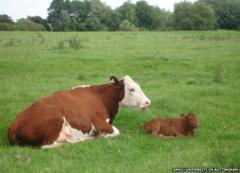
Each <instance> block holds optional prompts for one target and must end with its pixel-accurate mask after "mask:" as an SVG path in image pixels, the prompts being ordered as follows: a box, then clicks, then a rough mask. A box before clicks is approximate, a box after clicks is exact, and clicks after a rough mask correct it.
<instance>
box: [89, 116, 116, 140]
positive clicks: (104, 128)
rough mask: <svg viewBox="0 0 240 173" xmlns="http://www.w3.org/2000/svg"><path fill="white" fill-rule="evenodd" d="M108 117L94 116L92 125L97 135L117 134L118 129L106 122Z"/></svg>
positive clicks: (108, 135) (109, 135)
mask: <svg viewBox="0 0 240 173" xmlns="http://www.w3.org/2000/svg"><path fill="white" fill-rule="evenodd" d="M108 122H109V119H106V120H104V119H100V118H96V119H94V122H93V125H94V127H95V129H96V131H97V132H99V136H102V137H114V136H117V135H119V134H120V133H119V130H118V129H117V128H116V127H115V126H113V125H111V124H109V123H108Z"/></svg>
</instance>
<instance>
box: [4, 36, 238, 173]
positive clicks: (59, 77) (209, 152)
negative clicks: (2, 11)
mask: <svg viewBox="0 0 240 173" xmlns="http://www.w3.org/2000/svg"><path fill="white" fill-rule="evenodd" d="M71 37H76V38H79V39H80V43H81V45H80V46H79V47H80V48H79V49H72V48H70V47H69V44H68V39H69V38H71ZM62 47H64V48H63V49H61V48H62ZM112 74H114V75H116V76H118V77H122V76H124V75H126V74H128V75H130V76H131V77H132V78H133V79H135V80H136V81H137V82H138V83H139V84H140V85H141V86H142V89H143V91H144V92H145V94H146V95H147V96H148V97H149V98H150V99H151V101H152V105H151V107H150V109H149V110H148V111H146V112H143V113H141V112H139V111H138V110H134V109H121V110H120V111H119V113H118V115H117V118H116V119H115V122H114V124H115V126H116V127H117V128H118V129H119V130H120V133H121V134H120V135H119V136H117V137H116V138H108V139H96V140H92V141H86V142H82V143H77V144H66V145H64V146H62V147H60V148H57V149H54V150H40V149H35V148H29V147H17V146H10V145H9V143H8V140H7V135H6V132H7V128H8V126H9V124H10V123H11V122H12V121H13V120H14V119H15V116H16V113H17V112H19V111H21V110H22V109H23V108H24V107H26V106H27V105H28V104H30V103H31V102H32V101H34V100H36V99H38V98H39V97H42V96H46V95H48V94H50V93H52V92H55V91H57V90H64V89H68V88H71V87H73V86H76V85H81V84H98V83H105V82H108V77H109V76H110V75H112ZM239 96H240V32H233V31H214V32H131V33H130V32H129V33H127V32H126V33H124V32H86V33H74V32H72V33H70V32H69V33H67V32H66V33H60V32H58V33H53V32H52V33H50V32H49V33H48V32H42V33H38V32H0V172H1V173H8V172H10V173H12V172H16V173H19V172H23V173H28V172H36V173H38V172H44V173H45V172H47V173H59V172H62V173H66V172H81V173H101V172H103V173H113V172H114V173H115V172H117V173H118V172H120V173H168V172H172V168H174V167H240V154H239V153H240V147H239V146H240V125H239V122H240V115H239V112H240V97H239ZM190 111H192V112H195V113H196V115H197V117H198V119H199V121H200V127H199V129H198V130H197V132H196V135H195V136H193V137H185V138H179V139H175V140H163V139H157V138H154V137H151V136H149V135H147V134H144V133H143V132H142V130H141V128H140V127H141V125H142V124H143V123H144V122H145V121H147V120H150V119H151V118H153V117H157V116H161V117H174V116H177V115H179V114H180V113H187V112H190ZM29 123H31V122H29Z"/></svg>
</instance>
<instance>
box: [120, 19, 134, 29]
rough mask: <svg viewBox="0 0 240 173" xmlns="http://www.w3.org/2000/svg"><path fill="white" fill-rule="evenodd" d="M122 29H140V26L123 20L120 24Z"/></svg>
mask: <svg viewBox="0 0 240 173" xmlns="http://www.w3.org/2000/svg"><path fill="white" fill-rule="evenodd" d="M119 30H120V31H138V28H137V27H136V26H135V25H133V24H131V23H130V22H129V21H128V20H123V21H122V22H121V23H120V25H119Z"/></svg>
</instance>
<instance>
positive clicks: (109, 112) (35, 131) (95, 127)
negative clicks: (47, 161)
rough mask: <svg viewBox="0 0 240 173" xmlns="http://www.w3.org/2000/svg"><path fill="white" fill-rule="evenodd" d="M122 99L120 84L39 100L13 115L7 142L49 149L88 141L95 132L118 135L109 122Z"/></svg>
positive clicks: (79, 88)
mask: <svg viewBox="0 0 240 173" xmlns="http://www.w3.org/2000/svg"><path fill="white" fill-rule="evenodd" d="M125 96H126V95H125V87H124V81H123V80H122V81H116V82H115V83H108V84H103V85H95V86H87V87H77V88H75V89H71V90H66V91H62V92H57V93H54V94H52V95H50V96H47V97H44V98H41V99H40V100H37V101H35V102H34V103H32V104H31V105H30V106H29V107H27V108H26V109H25V110H23V111H22V112H20V113H19V114H18V115H17V118H16V120H15V122H14V123H13V124H12V125H11V126H10V127H9V130H8V137H9V142H10V143H11V144H19V145H33V146H49V145H52V144H54V143H62V142H66V141H67V142H76V141H81V140H84V139H88V138H91V137H93V136H94V135H95V132H97V133H99V132H100V133H101V134H112V136H115V135H118V134H119V132H118V130H117V129H116V128H115V127H114V126H113V125H112V122H113V120H114V117H115V115H116V114H117V112H118V108H119V103H120V102H121V101H122V100H123V98H124V97H125Z"/></svg>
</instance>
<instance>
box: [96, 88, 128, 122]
mask: <svg viewBox="0 0 240 173" xmlns="http://www.w3.org/2000/svg"><path fill="white" fill-rule="evenodd" d="M94 90H95V91H96V92H97V94H98V95H99V97H100V98H101V100H102V101H103V103H104V105H105V106H106V109H107V111H108V114H109V118H110V123H111V124H112V122H113V120H114V118H115V116H116V114H117V112H118V108H119V102H120V101H121V100H122V99H123V97H124V88H118V87H116V86H114V85H112V84H104V85H99V86H97V87H95V88H94Z"/></svg>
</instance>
